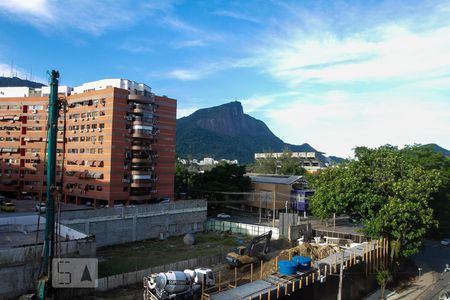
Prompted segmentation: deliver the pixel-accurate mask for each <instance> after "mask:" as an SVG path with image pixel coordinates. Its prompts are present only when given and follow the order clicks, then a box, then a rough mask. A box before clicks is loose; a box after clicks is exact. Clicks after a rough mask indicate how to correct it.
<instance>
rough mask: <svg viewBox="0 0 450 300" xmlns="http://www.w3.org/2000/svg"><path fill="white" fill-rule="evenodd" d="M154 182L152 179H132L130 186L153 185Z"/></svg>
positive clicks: (142, 186)
mask: <svg viewBox="0 0 450 300" xmlns="http://www.w3.org/2000/svg"><path fill="white" fill-rule="evenodd" d="M152 186H153V182H152V181H151V180H137V181H131V183H130V187H131V188H144V187H149V188H150V187H152Z"/></svg>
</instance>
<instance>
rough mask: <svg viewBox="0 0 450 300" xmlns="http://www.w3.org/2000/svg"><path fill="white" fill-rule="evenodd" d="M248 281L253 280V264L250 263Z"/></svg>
mask: <svg viewBox="0 0 450 300" xmlns="http://www.w3.org/2000/svg"><path fill="white" fill-rule="evenodd" d="M250 282H253V264H251V265H250Z"/></svg>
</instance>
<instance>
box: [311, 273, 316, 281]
mask: <svg viewBox="0 0 450 300" xmlns="http://www.w3.org/2000/svg"><path fill="white" fill-rule="evenodd" d="M314 275H316V273H314V272H313V273H312V278H311V283H314V278H315V276H314Z"/></svg>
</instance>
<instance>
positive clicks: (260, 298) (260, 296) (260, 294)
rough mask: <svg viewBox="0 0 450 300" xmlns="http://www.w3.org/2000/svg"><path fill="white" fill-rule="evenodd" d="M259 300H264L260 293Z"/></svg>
mask: <svg viewBox="0 0 450 300" xmlns="http://www.w3.org/2000/svg"><path fill="white" fill-rule="evenodd" d="M259 300H262V293H261V292H259Z"/></svg>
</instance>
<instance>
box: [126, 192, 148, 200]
mask: <svg viewBox="0 0 450 300" xmlns="http://www.w3.org/2000/svg"><path fill="white" fill-rule="evenodd" d="M129 199H130V201H145V200H151V199H152V195H150V194H147V195H130V196H129Z"/></svg>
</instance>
